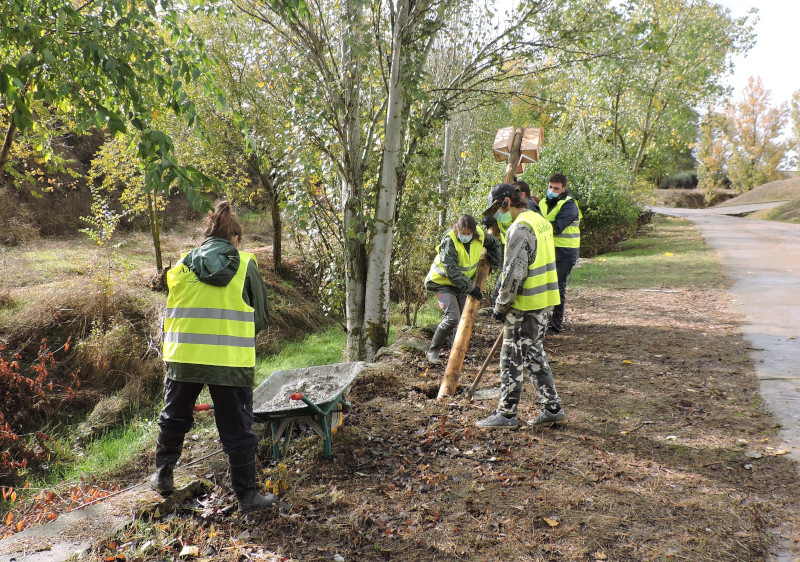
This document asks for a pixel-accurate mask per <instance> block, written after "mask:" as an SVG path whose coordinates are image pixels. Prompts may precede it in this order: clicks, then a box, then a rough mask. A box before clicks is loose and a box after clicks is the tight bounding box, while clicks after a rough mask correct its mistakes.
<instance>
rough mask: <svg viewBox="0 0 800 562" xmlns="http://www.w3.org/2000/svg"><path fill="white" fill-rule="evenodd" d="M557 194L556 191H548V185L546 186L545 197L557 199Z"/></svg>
mask: <svg viewBox="0 0 800 562" xmlns="http://www.w3.org/2000/svg"><path fill="white" fill-rule="evenodd" d="M558 195H559V194H558V193H553V192H552V191H550V188H549V187H548V188H547V198H548V199H558Z"/></svg>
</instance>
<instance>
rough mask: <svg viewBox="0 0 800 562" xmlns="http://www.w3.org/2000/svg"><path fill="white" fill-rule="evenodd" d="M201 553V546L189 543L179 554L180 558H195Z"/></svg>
mask: <svg viewBox="0 0 800 562" xmlns="http://www.w3.org/2000/svg"><path fill="white" fill-rule="evenodd" d="M199 554H200V548H199V547H197V546H194V545H191V546H189V545H187V546H184V547H183V548H182V549H181V553H180V554H179V555H178V558H189V557H190V556H191V557H193V558H197V556H198V555H199Z"/></svg>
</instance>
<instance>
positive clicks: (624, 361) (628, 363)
mask: <svg viewBox="0 0 800 562" xmlns="http://www.w3.org/2000/svg"><path fill="white" fill-rule="evenodd" d="M622 363H623V364H624V365H632V364H633V361H628V360H627V359H625V360H623V361H622Z"/></svg>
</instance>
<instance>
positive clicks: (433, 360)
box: [428, 348, 443, 365]
mask: <svg viewBox="0 0 800 562" xmlns="http://www.w3.org/2000/svg"><path fill="white" fill-rule="evenodd" d="M428 363H430V364H431V365H441V364H442V363H443V361H442V358H441V357H439V350H438V349H433V348H431V349H429V350H428Z"/></svg>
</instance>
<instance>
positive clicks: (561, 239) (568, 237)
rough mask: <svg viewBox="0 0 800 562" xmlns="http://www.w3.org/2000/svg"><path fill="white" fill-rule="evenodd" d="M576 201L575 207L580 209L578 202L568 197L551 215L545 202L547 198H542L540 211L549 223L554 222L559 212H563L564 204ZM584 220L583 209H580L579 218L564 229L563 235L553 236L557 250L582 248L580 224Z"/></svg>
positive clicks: (557, 204) (559, 203)
mask: <svg viewBox="0 0 800 562" xmlns="http://www.w3.org/2000/svg"><path fill="white" fill-rule="evenodd" d="M570 200H572V201H575V206H576V207H578V202H577V201H576V200H575V199H573V198H572V196H571V195H567V196H566V197H565V198H564V199H561V200H560V201H559V202H558V203H556V206H555V207H553V210H552V211H550V212H549V213H548V212H547V203H546V202H545V201H546V200H545V198H542V199H541V200H540V201H539V210H540V211H541V212H542V215H543V216H544V218H546V219H547V220H548V221H550V222H553V221H554V220H556V216H557V215H558V212H559V211H560V210H561V207H563V206H564V203H566V202H567V201H570ZM582 218H583V213H581V208H580V207H578V218H577V219H575V220H574V221H572V223H571V224H570V225H569V226H567V227H566V228H564V230H562V231H561V234H556V235H554V236H553V243H554V244H555V247H556V248H580V247H581V228H580V222H581V219H582Z"/></svg>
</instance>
